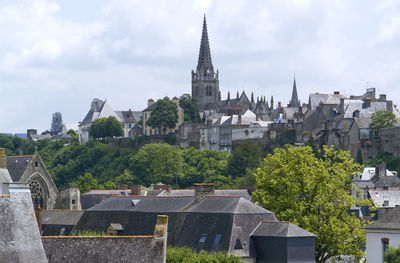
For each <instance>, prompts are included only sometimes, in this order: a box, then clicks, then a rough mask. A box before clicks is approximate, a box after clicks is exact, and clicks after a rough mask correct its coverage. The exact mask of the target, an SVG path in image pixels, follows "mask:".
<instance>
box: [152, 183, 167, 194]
mask: <svg viewBox="0 0 400 263" xmlns="http://www.w3.org/2000/svg"><path fill="white" fill-rule="evenodd" d="M153 190H156V191H158V190H163V191H167V192H168V193H171V186H170V185H165V184H163V185H157V184H154V185H153Z"/></svg>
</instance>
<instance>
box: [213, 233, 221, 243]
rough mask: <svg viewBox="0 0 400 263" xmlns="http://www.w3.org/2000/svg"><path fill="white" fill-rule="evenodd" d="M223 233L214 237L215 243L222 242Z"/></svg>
mask: <svg viewBox="0 0 400 263" xmlns="http://www.w3.org/2000/svg"><path fill="white" fill-rule="evenodd" d="M221 237H222V235H221V234H216V235H215V239H214V245H218V244H219V243H220V242H221Z"/></svg>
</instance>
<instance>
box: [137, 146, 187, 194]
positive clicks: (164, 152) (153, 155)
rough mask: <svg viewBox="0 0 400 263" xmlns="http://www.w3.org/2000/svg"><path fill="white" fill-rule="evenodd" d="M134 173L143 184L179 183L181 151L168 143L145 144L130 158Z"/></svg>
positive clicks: (180, 176)
mask: <svg viewBox="0 0 400 263" xmlns="http://www.w3.org/2000/svg"><path fill="white" fill-rule="evenodd" d="M132 160H133V162H132V163H133V169H134V170H135V175H136V176H137V177H138V178H139V179H140V180H141V182H143V183H144V184H145V185H147V186H150V185H151V184H156V183H163V184H170V185H175V186H178V185H179V181H180V179H181V178H182V177H183V176H184V172H183V166H184V160H183V158H182V151H181V150H180V149H179V148H178V147H176V146H171V145H169V144H146V145H145V146H143V147H142V148H140V150H139V151H138V152H137V154H135V155H134V156H133V158H132Z"/></svg>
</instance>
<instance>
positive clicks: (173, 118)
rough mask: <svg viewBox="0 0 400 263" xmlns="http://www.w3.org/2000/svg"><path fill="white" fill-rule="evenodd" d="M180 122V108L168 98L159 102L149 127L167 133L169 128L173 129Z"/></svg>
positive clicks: (149, 121) (152, 114)
mask: <svg viewBox="0 0 400 263" xmlns="http://www.w3.org/2000/svg"><path fill="white" fill-rule="evenodd" d="M177 122H178V107H177V105H176V103H174V102H173V101H171V100H169V99H168V98H164V99H160V100H158V101H157V106H156V108H155V109H154V110H153V111H152V112H151V115H150V118H149V120H148V121H147V125H149V126H150V127H152V128H159V129H160V130H161V129H162V130H163V131H164V134H165V131H166V129H167V128H169V129H173V128H175V126H176V123H177Z"/></svg>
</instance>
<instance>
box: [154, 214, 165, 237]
mask: <svg viewBox="0 0 400 263" xmlns="http://www.w3.org/2000/svg"><path fill="white" fill-rule="evenodd" d="M167 231H168V216H167V215H157V224H156V226H155V228H154V237H156V238H157V237H161V238H166V237H167Z"/></svg>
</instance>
